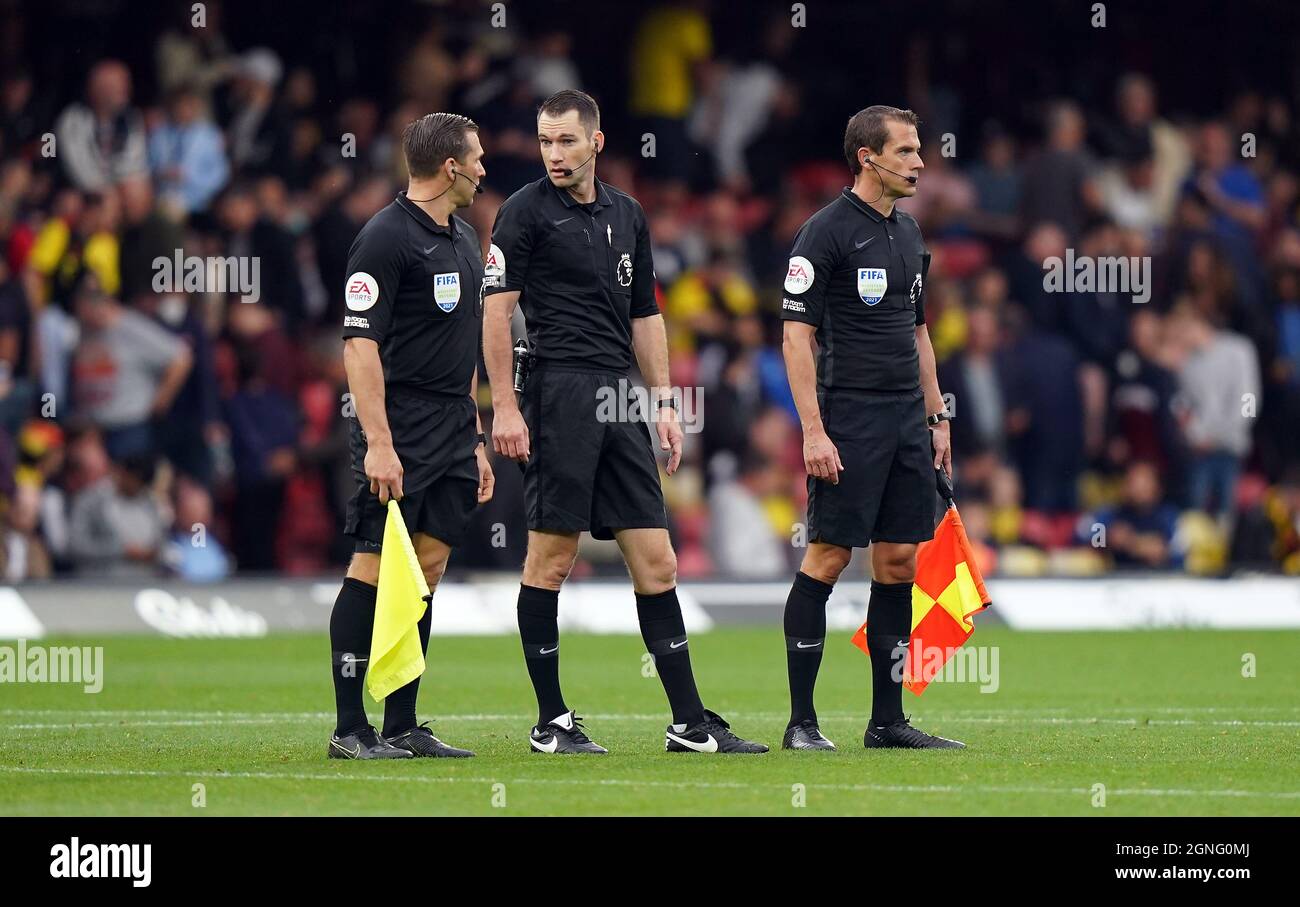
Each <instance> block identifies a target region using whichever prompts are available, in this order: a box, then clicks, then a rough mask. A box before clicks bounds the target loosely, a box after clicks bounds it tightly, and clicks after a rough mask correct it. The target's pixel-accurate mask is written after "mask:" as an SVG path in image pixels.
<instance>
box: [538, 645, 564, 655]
mask: <svg viewBox="0 0 1300 907" xmlns="http://www.w3.org/2000/svg"><path fill="white" fill-rule="evenodd" d="M559 648H560V647H559V646H556V647H555V648H554V649H539V650H538V652H537V654H538V655H550V654H551V653H552V652H555V651H557V650H558V649H559Z"/></svg>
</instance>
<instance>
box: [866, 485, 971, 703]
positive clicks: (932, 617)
mask: <svg viewBox="0 0 1300 907" xmlns="http://www.w3.org/2000/svg"><path fill="white" fill-rule="evenodd" d="M988 606H989V594H988V592H987V591H986V590H985V589H984V578H983V577H982V576H980V569H979V565H978V564H977V563H976V562H975V552H974V551H973V550H971V544H970V540H969V539H968V538H966V529H965V527H963V526H962V524H961V516H959V515H958V513H957V508H956V507H955V506H949V508H948V511H947V513H945V514H944V516H943V520H942V521H941V522H940V523H939V526H938V528H937V529H935V530H934V538H932V539H930V541H928V542H922V543H921V545H920V547H918V548H917V551H916V581H915V582H913V583H912V636H911V641H910V642H909V644H908V647H907V661H906V662H905V663H904V665H903V686H904V687H906V688H907V689H909V690H911V691H912V692H913V693H915V694H916V695H918V696H920V695H921V693H922V691H924V690H925V688H926V686H927V685H928V684H929V683H930V681H931V680H933V679H934V675H935V674H937V673H939V671H940V670H941V669H942V668H943V666H944V664H946V663H947V661H948V659H950V658H951V657H952V653H953V652H955V651H957V650H958V649H960V648H961V647H962V645H963V644H964V643H965V642H966V640H968V639H970V635H971V634H972V633H974V632H975V625H974V624H973V623H971V616H972V615H974V614H976V613H978V612H980V611H983V610H984V609H985V608H987V607H988ZM853 644H854V645H855V646H857V647H858V648H859V649H861V650H862V651H863V652H865V653H867V654H868V655H869V654H871V653H870V651H869V650H868V649H867V625H866V624H865V623H864V624H863V625H862V626H861V627H859V628H858V632H857V633H854V634H853Z"/></svg>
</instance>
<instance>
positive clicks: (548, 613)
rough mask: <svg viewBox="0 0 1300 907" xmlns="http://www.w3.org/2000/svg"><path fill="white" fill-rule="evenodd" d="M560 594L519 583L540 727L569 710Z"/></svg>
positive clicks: (522, 637) (521, 632)
mask: <svg viewBox="0 0 1300 907" xmlns="http://www.w3.org/2000/svg"><path fill="white" fill-rule="evenodd" d="M559 603H560V593H559V592H558V591H556V590H554V589H539V588H537V587H536V586H525V585H522V584H521V585H520V586H519V639H520V640H521V641H522V642H523V644H524V660H525V662H526V663H527V664H528V677H529V679H530V680H532V682H533V692H535V693H536V694H537V726H538V727H539V728H540V727H545V726H546V723H547V722H548V721H551V720H552V719H555V718H558V717H559V716H561V715H563V714H564V713H565V712H567V711H568V710H569V709H568V706H566V705H565V704H564V695H563V694H562V693H561V692H560V624H559Z"/></svg>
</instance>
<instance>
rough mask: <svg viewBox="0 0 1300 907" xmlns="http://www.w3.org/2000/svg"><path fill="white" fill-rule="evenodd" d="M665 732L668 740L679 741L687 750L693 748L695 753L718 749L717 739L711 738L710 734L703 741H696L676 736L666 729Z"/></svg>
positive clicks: (714, 751) (712, 751)
mask: <svg viewBox="0 0 1300 907" xmlns="http://www.w3.org/2000/svg"><path fill="white" fill-rule="evenodd" d="M667 734H668V739H669V740H674V741H676V742H677V743H680V744H681V745H682V746H684V747H686V748H687V749H688V750H695V752H697V753H716V752H717V751H718V741H717V740H715V739H713V735H712V734H710V735H709V739H708V740H706V741H704V742H703V743H696V742H695V741H693V740H687V739H686V738H685V737H678V736H677V735H676V734H674V733H673V732H672V731H668V732H667Z"/></svg>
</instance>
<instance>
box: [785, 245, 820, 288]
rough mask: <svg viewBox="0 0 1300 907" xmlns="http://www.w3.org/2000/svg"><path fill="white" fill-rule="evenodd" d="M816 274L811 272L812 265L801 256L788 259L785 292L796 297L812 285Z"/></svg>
mask: <svg viewBox="0 0 1300 907" xmlns="http://www.w3.org/2000/svg"><path fill="white" fill-rule="evenodd" d="M815 274H816V272H815V271H814V270H813V264H812V262H811V261H809V260H808V259H806V258H804V257H803V256H802V255H796V256H794V257H793V258H791V259H790V265H789V267H788V268H786V272H785V291H786V292H787V293H789V294H791V295H793V296H798V295H799V294H800V293H803V292H804V291H806V290H807V289H808V288H809V287H810V286H812V285H813V280H814V278H815Z"/></svg>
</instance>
